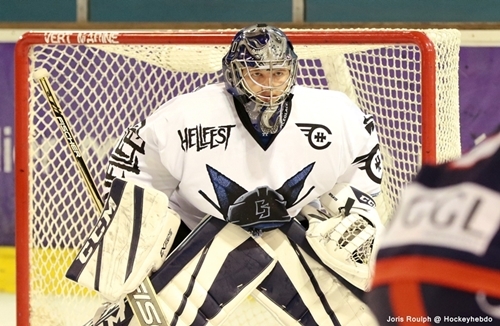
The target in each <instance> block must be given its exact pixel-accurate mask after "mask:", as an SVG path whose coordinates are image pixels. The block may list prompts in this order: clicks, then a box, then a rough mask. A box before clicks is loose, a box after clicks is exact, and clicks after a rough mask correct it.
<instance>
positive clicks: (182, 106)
mask: <svg viewBox="0 0 500 326" xmlns="http://www.w3.org/2000/svg"><path fill="white" fill-rule="evenodd" d="M231 103H232V99H231V95H230V94H229V93H228V92H227V91H226V89H225V86H224V84H223V83H218V84H210V85H207V86H203V87H201V88H199V89H197V90H195V91H193V92H190V93H186V94H181V95H178V96H177V97H174V98H172V99H170V100H169V101H167V102H165V103H164V104H162V105H161V106H160V107H159V108H158V109H157V110H156V111H155V112H154V113H153V114H152V115H151V116H150V117H149V118H148V120H149V121H153V120H156V119H158V118H160V117H162V118H164V119H167V120H170V121H174V120H178V119H183V120H184V119H186V118H188V119H190V118H197V119H199V120H203V119H205V118H209V117H210V116H218V115H219V114H218V113H220V114H227V111H228V110H230V109H231V107H232V104H231Z"/></svg>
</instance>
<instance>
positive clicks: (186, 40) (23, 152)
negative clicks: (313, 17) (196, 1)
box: [15, 30, 436, 325]
mask: <svg viewBox="0 0 500 326" xmlns="http://www.w3.org/2000/svg"><path fill="white" fill-rule="evenodd" d="M102 33H106V32H105V31H97V32H93V31H77V32H76V31H75V32H62V31H46V32H28V33H25V34H24V35H23V36H22V37H21V38H20V39H19V41H18V42H17V44H16V48H15V98H16V100H15V110H16V114H15V148H16V152H15V160H16V165H15V183H16V198H15V204H16V248H17V250H16V263H17V272H16V277H17V280H16V283H17V298H16V300H17V302H16V304H17V324H18V325H29V320H30V314H29V311H30V302H29V300H30V296H29V293H30V271H29V269H28V268H26V267H25V266H28V265H29V262H30V257H29V254H30V253H29V251H30V247H29V241H28V239H29V238H30V232H31V231H30V229H29V227H30V222H29V219H30V215H29V213H30V212H29V207H30V204H29V202H30V184H29V180H30V167H29V164H30V157H29V146H28V145H27V144H26V142H27V140H28V139H29V135H30V134H29V121H30V120H29V117H28V112H29V103H28V99H29V94H30V91H31V90H30V87H29V83H28V79H30V78H32V77H31V76H30V70H29V66H30V64H29V63H30V61H29V51H30V49H31V47H32V46H33V45H36V44H62V43H67V44H69V43H74V44H99V43H101V44H107V43H109V42H116V43H119V44H200V45H228V44H229V43H230V42H231V40H232V38H233V36H234V31H232V30H224V31H209V30H207V31H194V30H193V31H190V30H185V31H168V32H120V31H109V32H108V33H109V34H106V35H107V36H108V37H100V38H99V37H97V34H99V35H102ZM286 33H287V36H288V37H289V39H290V40H291V42H292V43H293V44H304V45H308V44H316V45H317V44H366V43H370V44H385V43H390V44H414V45H416V46H418V47H419V48H420V51H421V53H422V57H421V71H420V73H421V84H422V88H421V110H422V123H421V128H422V134H423V135H426V137H425V138H424V137H422V139H421V148H422V152H421V159H422V163H426V164H435V163H436V133H435V132H432V131H433V130H436V99H435V98H436V67H435V64H434V63H435V61H436V50H435V48H434V44H433V42H432V41H431V40H430V39H429V38H428V36H427V35H426V34H425V33H423V32H421V31H416V30H377V31H369V30H360V31H357V30H345V31H335V32H332V31H327V30H290V31H286ZM56 36H57V37H56ZM61 141H64V140H63V139H62V138H61Z"/></svg>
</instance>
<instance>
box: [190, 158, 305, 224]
mask: <svg viewBox="0 0 500 326" xmlns="http://www.w3.org/2000/svg"><path fill="white" fill-rule="evenodd" d="M313 166H314V163H311V164H309V165H308V166H306V167H305V168H304V169H302V170H301V171H299V172H297V173H296V174H295V175H294V176H292V177H291V178H290V179H288V180H287V181H285V183H284V184H283V185H282V186H281V187H280V188H279V189H277V190H274V189H271V188H270V187H268V186H265V185H264V186H260V187H257V188H255V189H254V190H250V191H248V190H246V189H244V188H243V187H241V186H240V185H238V184H237V183H236V182H234V181H233V180H231V179H229V178H228V177H227V176H225V175H224V174H222V173H221V172H219V171H217V170H216V169H214V168H213V167H211V166H209V165H207V172H208V175H209V177H210V180H211V182H212V185H213V187H214V190H215V194H216V196H217V201H218V205H217V204H216V203H215V202H214V201H213V200H212V199H210V198H209V197H208V195H206V194H205V193H204V192H203V191H201V190H200V191H199V193H200V194H201V195H202V196H203V197H204V198H205V199H206V200H207V201H208V202H209V203H210V204H211V205H212V206H214V207H215V208H216V209H217V210H218V211H219V212H220V213H221V214H222V215H223V216H224V218H225V219H226V221H228V222H231V223H235V224H237V225H240V226H241V227H243V228H245V229H247V230H249V231H252V232H256V230H257V231H258V232H261V231H262V230H270V229H274V228H277V227H279V226H281V225H283V223H286V222H289V221H290V220H291V217H290V215H289V214H288V211H287V209H288V208H290V207H292V206H294V205H296V204H297V203H299V202H300V201H301V200H302V199H304V198H305V197H306V196H307V195H308V194H309V193H310V192H311V191H312V190H313V189H314V187H311V188H310V189H309V190H308V191H307V192H306V194H305V195H303V196H302V197H301V198H299V194H300V193H301V192H302V189H303V188H304V183H305V181H306V179H307V176H308V175H309V174H310V173H311V171H312V169H313Z"/></svg>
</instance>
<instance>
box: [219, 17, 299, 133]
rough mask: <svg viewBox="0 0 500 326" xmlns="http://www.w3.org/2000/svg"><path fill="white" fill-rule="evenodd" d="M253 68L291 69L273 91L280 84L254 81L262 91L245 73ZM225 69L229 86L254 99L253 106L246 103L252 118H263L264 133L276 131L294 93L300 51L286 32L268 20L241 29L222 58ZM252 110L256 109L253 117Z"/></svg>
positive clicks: (248, 99)
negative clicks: (282, 109)
mask: <svg viewBox="0 0 500 326" xmlns="http://www.w3.org/2000/svg"><path fill="white" fill-rule="evenodd" d="M254 69H263V70H267V71H269V72H270V73H271V74H272V73H273V70H274V71H277V70H278V69H280V70H282V69H288V70H289V71H290V74H289V76H288V78H286V80H284V81H283V82H282V83H281V84H280V85H279V92H277V91H275V92H274V95H273V89H276V88H277V87H273V86H269V85H260V84H258V83H256V82H255V81H254V82H253V84H257V85H260V86H262V93H259V92H256V91H255V90H252V89H251V87H250V86H249V85H248V83H247V81H246V80H245V78H244V77H245V76H248V75H250V71H251V70H254ZM222 71H223V75H224V81H225V83H226V88H227V90H228V91H229V92H230V93H231V94H232V95H234V96H236V97H237V98H240V99H241V98H243V102H245V103H253V106H252V107H251V108H249V107H247V112H249V114H250V116H251V119H252V120H255V119H259V120H260V125H261V126H262V131H263V132H264V133H275V132H276V131H277V130H278V129H279V128H278V126H277V123H276V122H277V121H276V120H277V119H276V116H277V115H279V112H280V107H281V105H282V104H283V102H285V100H286V99H287V98H288V96H289V94H290V93H291V91H292V88H293V86H294V85H295V81H296V76H297V55H296V54H295V52H294V50H293V45H292V43H291V42H290V41H289V40H288V38H287V36H286V35H285V34H284V33H283V32H282V31H281V30H280V29H278V28H276V27H272V26H268V25H266V24H257V25H253V26H250V27H246V28H243V29H241V30H240V31H239V32H238V33H237V34H236V35H235V37H234V39H233V41H232V42H231V46H230V48H229V51H228V52H227V54H226V55H225V56H224V58H223V59H222ZM266 94H267V95H266ZM269 94H271V95H269ZM250 111H253V115H254V116H253V117H252V112H250ZM277 111H278V114H275V113H276V112H277ZM257 115H258V118H257ZM271 120H274V121H271Z"/></svg>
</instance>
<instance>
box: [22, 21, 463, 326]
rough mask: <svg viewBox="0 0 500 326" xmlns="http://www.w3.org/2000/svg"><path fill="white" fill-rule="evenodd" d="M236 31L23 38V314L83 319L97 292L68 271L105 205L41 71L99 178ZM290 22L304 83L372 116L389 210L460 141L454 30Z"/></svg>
mask: <svg viewBox="0 0 500 326" xmlns="http://www.w3.org/2000/svg"><path fill="white" fill-rule="evenodd" d="M235 31H236V30H201V31H190V30H178V31H165V32H142V31H137V32H119V31H67V32H63V31H47V32H30V33H26V34H24V35H23V36H22V37H21V39H20V40H19V41H18V43H17V45H16V50H15V64H16V65H15V78H16V80H15V86H16V94H15V96H16V115H15V133H16V134H15V136H16V144H15V145H16V167H15V169H16V174H15V178H16V221H17V231H16V232H17V234H16V247H17V316H18V325H30V324H31V325H55V324H57V325H59V324H61V325H66V324H70V323H71V324H72V325H75V324H79V323H82V324H83V322H86V321H87V320H88V319H89V318H91V317H92V315H93V313H94V309H96V307H98V306H99V304H100V301H99V298H98V297H97V296H96V295H95V294H93V293H90V292H89V291H87V290H85V289H82V288H81V287H79V286H78V285H76V284H73V283H72V282H70V281H67V280H66V279H65V278H64V273H65V272H66V270H67V267H68V266H69V264H70V262H71V261H72V259H73V258H74V256H75V254H76V250H77V249H78V248H79V245H80V244H81V243H82V241H83V240H84V239H85V237H86V235H87V234H88V232H90V229H91V227H92V226H93V224H94V222H95V220H96V218H97V216H98V215H97V213H96V212H95V210H94V208H93V206H92V203H91V199H90V196H88V195H87V194H86V192H85V188H84V185H83V181H82V180H81V179H80V177H79V175H78V172H77V170H76V167H75V166H74V164H73V163H72V161H71V159H72V158H71V155H70V153H68V152H67V148H66V147H65V144H64V143H63V142H64V140H63V137H62V136H61V135H60V134H59V130H58V126H57V125H55V122H54V121H53V119H52V118H51V117H50V110H49V108H48V104H47V102H46V100H45V99H44V97H43V95H42V93H41V91H40V90H39V87H38V85H36V83H35V81H34V78H33V72H34V71H35V70H36V69H39V68H45V69H47V70H48V71H49V74H50V80H51V83H52V86H53V88H54V91H55V92H56V94H57V96H58V98H59V101H60V102H61V105H62V107H63V110H64V114H65V115H66V116H67V117H68V120H69V121H70V124H71V125H72V126H73V128H74V132H75V136H76V138H77V139H78V140H79V143H80V144H81V151H82V153H83V156H84V158H85V161H86V162H87V165H88V166H89V170H90V173H91V174H92V175H93V177H94V180H95V182H96V184H97V186H98V188H99V189H100V190H102V184H103V180H104V173H105V166H106V159H107V153H108V151H109V149H110V147H111V146H112V144H113V143H114V141H115V140H116V138H117V137H118V136H119V135H120V134H121V132H122V131H123V129H124V128H125V127H127V126H129V125H131V124H134V123H136V122H138V121H139V120H140V119H142V118H144V117H145V116H146V115H148V114H149V113H151V112H152V111H153V110H154V109H155V108H156V107H157V106H158V105H159V104H161V103H163V102H164V101H166V100H168V99H170V98H172V97H173V96H176V95H178V94H181V93H185V92H189V91H192V90H194V89H195V88H196V87H198V86H200V85H202V84H205V83H210V82H215V81H218V80H220V77H221V74H220V64H221V59H222V56H223V54H224V52H225V51H226V49H227V46H228V44H229V43H230V41H231V40H232V37H233V35H234V33H235ZM285 31H286V32H287V34H288V36H289V38H290V39H291V41H292V42H293V43H294V45H295V47H296V52H297V54H298V56H299V59H300V62H299V64H300V68H299V72H298V83H299V84H303V85H307V86H310V87H319V88H331V89H338V90H342V91H344V92H346V93H347V94H348V95H349V96H350V97H351V98H352V99H353V100H354V101H356V103H358V105H359V106H360V107H361V108H362V109H363V110H364V111H365V112H367V113H371V114H373V115H374V118H375V121H376V124H377V129H378V131H379V135H380V141H381V149H382V155H383V159H384V165H385V167H386V175H385V177H384V180H383V189H384V200H385V205H384V206H385V207H386V213H387V214H388V215H390V214H391V213H392V211H393V209H394V207H395V205H396V203H397V200H398V198H399V195H400V192H401V190H402V189H403V187H404V185H405V184H406V183H407V182H408V181H409V180H411V178H412V177H413V176H414V175H415V173H416V172H417V171H418V168H419V166H420V164H421V162H426V163H437V162H444V161H447V160H450V159H452V158H455V157H457V156H459V155H460V154H461V149H460V130H459V127H460V126H459V107H458V52H459V46H460V33H459V32H458V31H457V30H454V29H442V30H439V29H433V30H406V29H400V30H392V29H335V30H298V29H295V30H285ZM299 155H300V154H299ZM254 322H255V320H254Z"/></svg>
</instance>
